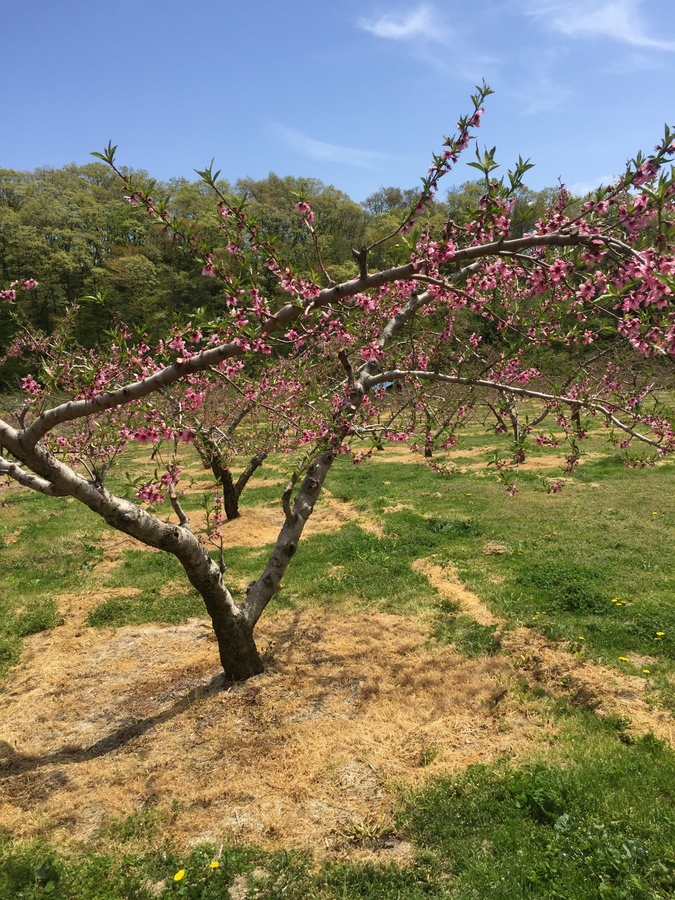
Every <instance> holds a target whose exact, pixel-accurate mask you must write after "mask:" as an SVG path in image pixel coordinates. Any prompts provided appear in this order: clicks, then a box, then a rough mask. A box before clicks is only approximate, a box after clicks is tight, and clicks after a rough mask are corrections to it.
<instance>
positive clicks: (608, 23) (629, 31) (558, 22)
mask: <svg viewBox="0 0 675 900" xmlns="http://www.w3.org/2000/svg"><path fill="white" fill-rule="evenodd" d="M641 5H642V0H521V9H522V10H523V12H524V13H525V14H526V15H528V16H531V17H533V18H535V19H538V20H540V21H543V22H544V23H545V24H546V25H547V26H548V27H549V28H552V29H553V30H554V31H557V32H559V33H560V34H563V35H565V36H566V37H571V38H583V37H606V38H611V39H613V40H616V41H621V42H623V43H627V44H632V45H633V46H634V47H652V48H654V49H658V50H670V51H675V41H668V40H661V39H658V38H653V37H650V36H649V35H648V33H647V31H646V26H645V24H644V22H643V21H642V17H641V15H640V7H641Z"/></svg>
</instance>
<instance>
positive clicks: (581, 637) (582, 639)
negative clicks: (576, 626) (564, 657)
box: [577, 634, 586, 641]
mask: <svg viewBox="0 0 675 900" xmlns="http://www.w3.org/2000/svg"><path fill="white" fill-rule="evenodd" d="M577 640H580V641H585V640H586V638H585V637H584V636H583V635H581V634H580V635H579V637H578V638H577Z"/></svg>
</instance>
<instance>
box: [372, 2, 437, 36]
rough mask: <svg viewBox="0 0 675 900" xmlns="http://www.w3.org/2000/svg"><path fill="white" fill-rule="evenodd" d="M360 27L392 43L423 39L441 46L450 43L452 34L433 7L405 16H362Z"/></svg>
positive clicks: (413, 11) (416, 10)
mask: <svg viewBox="0 0 675 900" xmlns="http://www.w3.org/2000/svg"><path fill="white" fill-rule="evenodd" d="M357 24H358V27H359V28H361V29H362V30H363V31H368V32H370V34H374V35H375V36H376V37H380V38H387V39H389V40H392V41H412V40H419V39H423V40H425V41H436V42H438V43H441V44H445V43H447V42H448V39H449V37H450V33H449V31H448V29H447V28H446V27H445V25H444V24H443V23H442V22H441V20H440V19H439V16H438V14H437V13H436V12H435V11H434V9H433V8H432V7H431V6H426V5H425V6H419V7H417V9H414V10H412V12H409V13H406V14H404V15H399V16H397V15H394V14H390V13H385V14H383V15H381V16H377V17H375V18H372V17H371V18H367V17H365V16H362V17H361V18H360V19H359V20H358V23H357Z"/></svg>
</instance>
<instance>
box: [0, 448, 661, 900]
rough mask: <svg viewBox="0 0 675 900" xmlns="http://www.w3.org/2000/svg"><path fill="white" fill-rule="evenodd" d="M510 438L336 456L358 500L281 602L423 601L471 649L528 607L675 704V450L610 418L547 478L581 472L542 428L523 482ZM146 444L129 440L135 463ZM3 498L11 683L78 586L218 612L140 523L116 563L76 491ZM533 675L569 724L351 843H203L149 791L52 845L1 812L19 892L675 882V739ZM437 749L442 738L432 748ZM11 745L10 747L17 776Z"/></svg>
mask: <svg viewBox="0 0 675 900" xmlns="http://www.w3.org/2000/svg"><path fill="white" fill-rule="evenodd" d="M495 440H496V439H495V438H494V436H487V435H482V434H479V433H475V434H474V435H472V436H470V437H468V438H466V439H465V441H464V442H463V443H462V444H461V445H460V447H459V448H457V450H455V451H454V452H453V453H452V454H451V455H448V456H447V457H446V458H445V461H446V463H447V464H448V465H449V466H450V467H451V468H453V469H455V470H456V471H455V473H454V474H453V475H450V476H441V475H438V474H435V473H434V472H432V471H431V470H430V469H429V468H428V467H426V466H425V465H424V464H423V463H421V462H417V463H415V462H410V461H408V460H407V459H406V458H404V457H403V456H402V455H401V454H400V451H398V450H397V451H395V452H394V453H385V454H381V455H380V454H377V455H376V457H379V458H376V459H374V460H373V461H369V462H366V463H363V464H362V465H361V466H359V467H354V466H353V464H352V463H351V462H350V461H349V460H348V459H346V458H343V459H339V460H338V461H337V463H336V465H335V470H334V472H332V473H331V476H330V479H329V481H328V483H327V488H328V492H329V495H330V496H329V497H328V500H329V501H330V504H331V508H332V509H333V510H334V511H335V512H336V515H338V514H339V513H340V511H341V510H343V511H344V513H343V515H341V517H340V516H339V520H340V523H341V524H340V527H335V528H332V529H331V530H330V531H329V532H324V533H321V532H317V533H315V534H312V535H310V536H308V537H307V538H306V539H304V540H303V542H302V544H301V547H300V549H299V550H298V552H297V554H296V556H295V558H294V560H293V564H292V566H291V567H290V568H289V571H288V573H287V575H286V577H285V579H284V583H283V586H282V589H281V590H280V592H279V595H278V596H277V598H275V600H274V602H273V604H272V606H271V608H270V610H269V614H270V615H272V616H274V615H275V614H281V613H288V612H289V611H302V610H306V609H308V608H315V609H327V610H330V611H331V612H332V613H334V614H335V615H353V614H360V613H373V612H379V613H383V614H385V613H386V614H394V613H395V614H398V615H403V616H407V617H411V618H414V619H415V620H418V621H420V622H421V623H422V624H423V627H424V629H425V630H426V632H427V635H428V642H429V646H430V647H433V646H442V645H444V644H452V645H453V646H454V647H456V648H457V649H458V650H459V651H460V652H461V653H462V654H464V655H465V656H466V657H468V658H471V659H481V658H483V657H494V658H495V659H499V658H501V657H503V656H504V655H506V657H507V659H506V660H505V662H508V661H509V659H510V656H509V654H510V653H511V652H512V651H510V650H509V648H510V647H512V646H513V644H509V636H510V635H515V634H516V633H521V632H519V629H527V631H526V632H524V633H525V634H529V635H530V636H531V641H532V643H533V645H534V644H535V643H536V642H540V643H539V644H537V646H542V647H543V646H546V647H547V648H549V650H550V651H551V652H555V653H557V654H558V656H559V658H560V659H564V660H569V661H570V663H569V664H570V665H572V664H575V665H581V664H583V665H587V666H595V667H597V671H598V672H602V673H604V677H606V678H607V679H608V687H609V685H610V683H611V682H612V680H613V679H616V680H619V679H621V678H627V679H630V678H631V677H632V678H633V679H636V681H635V682H634V683H635V684H636V685H639V687H640V690H641V692H642V693H641V696H643V697H644V699H645V700H646V703H647V706H648V707H649V708H651V709H652V710H653V711H654V714H655V716H656V715H658V716H660V717H661V718H660V719H659V721H660V722H664V721H668V720H669V717H670V719H672V715H673V713H674V712H675V556H674V555H673V553H672V551H671V547H672V546H673V541H674V539H675V490H674V488H675V466H674V465H673V464H672V463H662V464H660V465H659V466H658V467H656V468H653V469H645V470H642V471H633V470H629V469H627V468H626V467H625V466H624V465H622V464H621V462H620V461H617V460H616V459H614V458H612V457H611V456H610V457H607V456H605V455H603V454H604V453H605V452H606V445H604V444H603V443H602V442H601V439H600V438H599V437H598V438H595V439H594V440H592V441H590V442H589V447H588V451H589V452H588V456H587V458H586V459H585V460H584V461H583V462H582V465H581V466H580V468H579V470H578V472H577V474H576V475H575V477H574V479H573V480H570V481H567V479H565V487H564V490H563V492H562V493H561V494H549V493H547V490H546V489H547V485H548V483H549V482H550V480H551V479H556V478H559V477H564V476H563V475H562V469H561V468H560V467H559V463H556V461H555V460H554V459H553V458H551V457H550V455H549V454H550V451H547V453H546V454H545V453H544V452H543V451H534V453H533V454H532V456H530V457H529V458H528V464H526V465H525V466H524V467H523V468H522V470H521V472H520V473H519V477H518V488H519V492H518V494H517V496H515V497H513V498H509V497H508V496H507V495H506V492H505V490H504V488H503V487H502V486H501V485H500V484H499V483H498V482H497V480H496V479H495V478H494V476H493V475H492V474H491V472H490V470H488V469H486V468H485V464H486V462H487V461H488V459H489V458H490V456H491V454H492V451H493V449H494V447H495V446H496V445H495ZM137 462H138V458H137V459H136V460H135V459H134V458H133V457H130V458H129V459H128V460H127V461H126V463H127V468H128V469H129V470H130V472H131V474H132V475H133V474H134V473H135V468H134V467H135V465H136V464H137ZM285 464H286V461H285V460H283V459H272V460H271V461H270V462H269V464H266V465H265V467H264V468H263V469H262V470H261V471H260V473H259V476H258V480H257V481H256V480H255V479H254V480H253V482H252V483H251V486H250V488H249V489H248V491H247V493H246V494H245V498H244V505H245V506H246V507H247V508H250V509H261V510H267V509H268V507H269V505H270V503H272V502H273V501H274V500H276V499H277V498H278V496H279V492H280V486H281V485H283V483H284V476H285V474H286V471H285V469H284V466H285ZM556 466H557V468H556ZM193 473H194V478H195V484H193V485H192V488H191V490H190V492H189V493H188V494H187V495H186V497H185V506H186V508H188V509H189V510H190V511H191V512H193V513H195V514H196V513H197V511H198V510H199V509H200V506H201V502H202V499H201V498H202V490H203V489H205V488H206V482H205V481H202V479H203V478H204V476H203V475H200V473H199V470H198V469H197V468H194V469H193ZM3 498H4V499H5V500H6V502H7V506H6V507H5V508H4V509H3V511H2V521H1V523H0V567H1V572H2V583H3V592H2V596H1V597H0V666H2V672H3V675H4V676H6V677H7V679H8V680H7V684H10V683H11V680H12V675H13V672H15V671H16V669H13V667H14V666H15V665H16V664H17V663H18V661H19V658H20V653H21V646H22V640H23V639H24V638H25V637H26V636H28V635H32V634H36V633H40V632H50V631H51V632H52V633H54V634H55V635H57V634H58V631H59V629H58V627H57V626H58V625H59V622H60V621H61V620H62V616H63V613H62V611H61V601H60V598H62V597H63V596H64V595H65V594H67V593H68V592H72V591H74V590H76V589H77V590H79V591H87V592H90V593H91V595H93V596H96V595H97V592H100V594H101V600H100V602H96V603H94V604H93V605H92V608H91V609H90V610H89V612H88V624H89V626H90V627H93V628H100V627H106V628H120V627H123V626H125V625H128V624H130V623H133V624H136V625H140V624H143V623H154V622H172V623H181V622H185V621H188V620H189V619H191V618H192V617H195V616H200V615H202V607H201V603H200V600H199V598H198V597H197V596H196V595H195V594H194V592H192V591H191V590H190V588H189V585H188V584H187V582H186V581H185V580H184V578H183V577H182V573H181V570H180V568H179V567H178V566H177V565H176V564H175V563H174V562H173V560H172V559H168V558H165V557H164V556H163V555H161V554H154V553H148V552H146V551H144V550H139V549H134V548H133V547H131V546H130V545H129V546H126V545H125V546H124V547H122V549H120V550H119V552H118V553H117V558H116V564H115V565H114V566H110V565H108V564H106V557H107V554H108V550H109V538H108V537H107V536H106V532H105V529H104V526H103V525H102V524H101V523H100V522H99V521H97V520H96V518H95V517H94V516H92V515H90V514H88V513H87V511H86V510H84V511H83V510H82V509H80V508H78V507H77V505H76V504H75V503H73V502H71V501H68V500H47V499H45V498H41V497H39V496H37V495H31V494H28V493H21V492H18V491H15V490H13V489H11V488H7V487H5V488H4V489H3ZM167 514H168V511H167ZM267 539H269V538H267ZM265 553H266V548H265V545H263V546H247V545H246V544H245V543H241V544H237V543H234V542H233V543H232V544H231V545H230V546H228V547H227V548H226V549H225V561H226V563H227V565H228V574H229V573H231V576H232V584H233V586H234V588H235V591H241V590H243V589H244V587H245V585H246V584H247V583H248V582H249V581H250V580H251V579H252V578H253V577H255V576H256V575H257V574H258V573H259V571H260V569H261V565H262V563H263V561H264V559H265ZM419 560H425V561H426V563H427V564H429V565H431V566H433V567H435V568H434V571H436V572H441V573H442V572H448V573H451V572H452V573H456V574H457V575H458V576H459V579H460V581H461V583H462V585H463V586H464V587H465V588H466V589H467V590H469V591H471V592H472V594H473V595H475V596H476V597H477V598H479V599H480V601H482V603H483V604H484V605H485V607H486V608H487V610H489V614H490V615H491V616H492V619H491V620H489V621H488V620H487V619H485V620H484V621H482V622H481V621H478V620H477V619H476V618H475V616H472V615H471V613H470V610H468V609H467V608H465V607H464V606H463V605H462V604H461V603H459V602H457V601H455V600H452V599H448V597H447V596H444V594H443V592H442V591H441V590H440V589H439V590H437V589H436V588H435V587H434V586H433V584H432V583H430V580H429V578H428V577H427V575H426V574H425V571H426V570H423V569H421V568H420V566H419V565H418V564H417V562H418V561H419ZM167 584H169V585H170V586H171V590H170V591H168V592H167ZM551 648H552V649H551ZM214 662H215V660H214ZM519 677H520V681H519V682H518V684H519V685H520V688H519V690H521V691H522V692H523V694H524V695H526V694H528V693H529V695H532V696H534V695H537V696H539V695H540V697H539V700H538V702H539V701H540V702H541V703H544V704H546V705H547V710H548V712H547V715H548V716H549V718H550V720H551V722H552V723H554V729H555V739H554V740H552V741H551V742H550V744H549V745H548V748H547V749H546V750H545V751H544V750H542V749H541V748H539V749H538V750H537V751H536V752H533V753H532V754H531V756H530V757H529V758H523V759H518V760H515V759H507V758H504V759H496V760H495V761H494V762H493V763H492V764H490V765H472V766H469V767H468V768H465V769H464V770H462V771H455V772H453V773H450V772H439V771H435V770H434V772H433V773H432V774H430V775H429V777H428V778H424V779H421V780H419V781H418V782H416V783H415V784H414V785H411V784H408V785H407V784H405V783H397V784H394V785H392V786H391V789H390V790H391V795H392V796H394V797H395V803H394V805H393V807H392V810H391V814H390V815H388V816H387V817H386V818H383V819H378V817H377V816H376V815H375V816H373V817H370V818H369V817H365V818H361V819H360V820H358V821H356V820H355V821H352V822H351V825H350V826H349V828H348V832H349V833H348V834H347V835H346V837H345V840H346V841H347V843H349V841H351V842H352V843H353V846H354V851H355V852H354V855H353V859H349V854H347V855H346V856H345V854H343V855H342V857H341V858H340V859H330V858H322V857H321V855H319V856H316V855H315V856H314V857H313V856H312V855H311V854H310V853H309V852H300V851H292V852H291V851H287V850H270V849H263V848H261V847H256V846H255V845H254V844H251V843H242V842H241V841H240V840H237V839H236V837H233V839H232V840H231V841H230V842H229V843H228V842H227V841H225V842H224V843H223V844H218V845H213V846H197V847H193V848H192V849H186V848H185V847H181V846H179V845H177V844H176V842H175V841H173V840H172V839H170V838H169V837H168V836H167V834H168V828H167V818H166V817H167V815H174V816H179V815H180V810H178V809H177V810H175V811H174V812H173V813H167V812H166V811H157V810H153V809H148V810H146V811H143V812H134V813H133V814H132V815H130V816H129V817H128V818H123V819H121V820H115V821H110V822H108V823H107V824H106V825H105V826H103V827H101V828H100V829H99V830H98V831H97V832H96V833H95V834H94V835H93V836H92V837H91V838H90V840H89V841H88V842H86V843H84V844H82V843H80V844H77V845H73V846H70V847H69V848H64V847H62V846H59V847H58V849H57V848H55V847H54V846H52V845H51V844H50V842H49V829H48V828H46V829H45V834H44V837H42V838H39V839H38V840H37V841H20V840H15V837H16V836H15V835H12V834H9V833H7V834H5V835H4V836H3V837H1V838H0V897H2V898H5V897H7V898H14V897H21V898H23V897H25V898H33V897H42V896H52V897H63V898H99V897H100V898H102V900H103V898H110V900H112V898H118V897H119V898H127V897H137V898H146V897H147V898H150V897H154V896H162V897H164V896H166V897H168V896H172V895H174V894H175V895H179V896H184V897H194V898H198V897H199V898H211V897H213V898H216V897H223V896H228V894H227V888H228V886H234V887H233V893H232V895H231V896H236V897H245V896H250V897H253V896H258V897H270V898H276V897H279V898H281V897H285V898H288V897H292V898H296V897H297V898H301V897H302V898H305V897H317V898H333V897H336V898H337V897H364V898H365V897H373V898H379V897H382V898H418V897H419V898H421V897H434V898H435V897H439V898H440V897H447V898H478V900H480V898H486V897H494V898H502V897H504V898H506V897H509V898H516V897H536V898H548V897H551V898H553V897H559V898H577V897H578V898H581V897H583V898H588V897H603V898H604V897H610V898H665V897H670V896H673V894H674V893H675V765H674V763H675V757H674V756H673V750H672V747H671V746H670V744H669V742H668V740H666V739H665V738H664V736H663V734H661V736H660V737H655V736H654V735H652V734H649V733H648V731H647V732H645V731H644V729H643V731H642V732H641V733H638V732H636V731H635V730H633V729H632V728H631V721H630V716H622V715H606V714H605V715H599V714H598V712H597V709H596V706H597V704H596V703H595V702H590V701H588V700H587V699H585V698H584V696H583V695H580V694H579V692H578V691H576V692H575V691H574V690H573V689H572V686H571V685H570V686H569V690H566V682H565V679H564V678H562V679H561V680H560V689H559V690H555V691H554V690H550V691H549V689H548V687H547V683H545V682H537V681H536V679H532V678H526V677H525V676H524V675H522V676H519ZM626 683H628V681H626ZM7 702H9V698H7V697H6V696H3V695H2V694H0V703H7ZM495 702H497V701H495ZM0 747H2V743H1V742H0ZM436 752H437V749H436V748H434V747H433V746H429V747H428V748H426V749H425V750H424V753H427V754H428V762H432V760H433V758H434V755H435V754H436ZM426 762H427V760H426V757H425V758H424V759H422V761H421V762H420V765H421V766H422V767H424V766H425V765H426ZM2 766H3V761H2V756H1V755H0V778H1V777H2V775H3V768H2ZM431 768H433V767H431ZM8 780H9V779H8ZM1 792H2V788H0V796H2V793H1ZM343 837H344V836H343ZM388 840H394V841H397V842H405V843H406V844H409V845H410V847H411V850H410V853H409V856H408V857H407V858H406V859H405V860H402V861H394V862H385V861H382V859H381V858H379V857H373V860H372V861H369V860H364V859H362V858H361V857H360V856H359V853H357V852H356V851H357V850H361V849H363V848H366V849H367V848H375V849H377V848H378V847H381V846H383V845H385V844H386V842H387V841H388ZM182 872H184V875H181V873H182ZM179 876H180V877H179ZM237 892H238V893H237Z"/></svg>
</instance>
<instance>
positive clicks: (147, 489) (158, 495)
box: [136, 482, 164, 505]
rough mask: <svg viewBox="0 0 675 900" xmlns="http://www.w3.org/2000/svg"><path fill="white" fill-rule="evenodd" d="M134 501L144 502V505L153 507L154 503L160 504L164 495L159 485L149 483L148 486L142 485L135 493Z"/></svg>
mask: <svg viewBox="0 0 675 900" xmlns="http://www.w3.org/2000/svg"><path fill="white" fill-rule="evenodd" d="M136 499H137V500H145V502H146V503H150V504H151V505H154V504H155V503H161V502H162V500H163V499H164V494H163V493H162V489H161V486H160V485H159V484H154V483H152V482H150V483H148V484H144V485H143V486H142V487H141V488H140V489H139V490H138V491H136Z"/></svg>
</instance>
